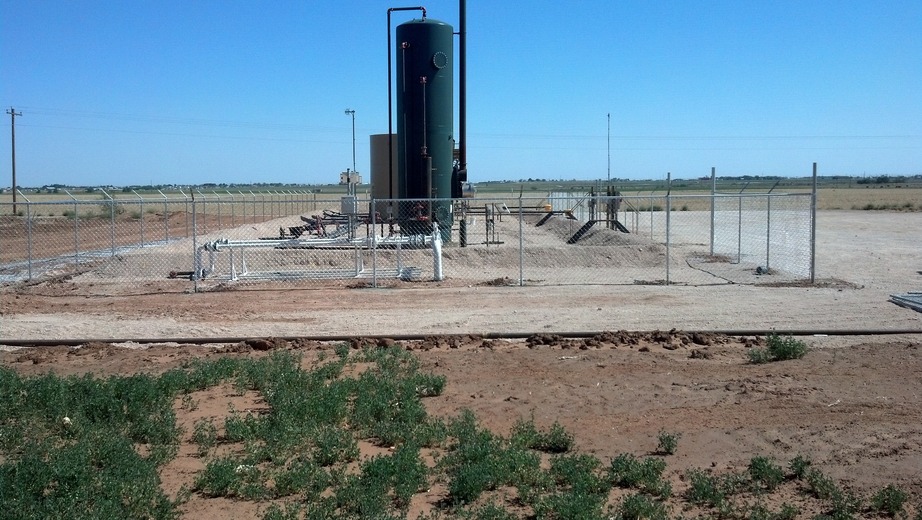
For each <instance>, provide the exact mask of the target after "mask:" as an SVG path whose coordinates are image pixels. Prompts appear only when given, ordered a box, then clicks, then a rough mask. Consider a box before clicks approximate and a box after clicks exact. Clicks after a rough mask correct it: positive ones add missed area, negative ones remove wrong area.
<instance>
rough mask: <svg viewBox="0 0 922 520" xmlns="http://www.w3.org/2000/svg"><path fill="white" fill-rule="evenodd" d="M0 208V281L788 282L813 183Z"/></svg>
mask: <svg viewBox="0 0 922 520" xmlns="http://www.w3.org/2000/svg"><path fill="white" fill-rule="evenodd" d="M69 197H70V198H69V199H62V200H53V201H28V200H27V201H25V202H20V203H19V204H18V205H17V208H16V211H15V214H14V212H13V211H12V208H11V207H10V206H9V204H0V215H3V216H0V283H16V282H23V281H34V280H42V279H47V278H50V277H58V276H73V277H77V278H79V279H80V280H88V281H93V282H94V283H121V284H136V283H139V282H144V281H150V280H158V279H165V278H174V279H182V280H187V281H188V282H189V283H190V284H191V286H192V287H191V289H193V290H196V291H199V290H216V289H219V288H226V287H248V286H254V285H255V286H259V287H266V286H269V287H272V286H286V287H291V286H309V285H311V284H327V285H330V284H347V285H348V284H352V285H361V286H399V285H400V283H398V282H401V283H412V282H426V281H432V280H436V281H438V282H439V285H458V286H476V285H566V284H577V285H590V284H591V285H596V284H603V285H618V284H684V285H707V284H725V283H792V282H798V281H804V280H809V279H811V278H812V277H813V274H814V273H813V272H812V269H813V267H812V266H813V265H814V263H813V261H812V258H811V255H812V254H813V253H812V252H813V251H814V248H813V243H812V242H811V240H812V233H811V230H812V226H813V221H812V219H813V214H814V213H813V211H812V209H813V208H812V203H813V197H812V194H809V193H808V194H773V193H762V194H733V195H728V194H719V193H716V192H715V193H712V194H706V195H684V194H680V195H670V194H668V193H667V194H658V195H657V194H651V195H646V196H621V195H618V194H614V195H598V194H592V193H549V194H547V196H544V197H515V196H507V197H497V198H488V197H477V198H471V199H460V200H455V201H451V200H445V199H434V200H370V199H367V198H361V197H336V198H331V197H326V198H322V197H321V196H320V194H317V193H310V192H277V193H233V194H232V193H227V192H225V193H221V192H218V191H212V192H202V191H196V192H192V193H181V194H180V195H179V196H176V195H169V196H168V195H164V194H162V193H158V194H157V195H150V194H145V195H139V194H136V193H131V194H124V193H120V194H118V196H114V195H113V196H110V195H109V194H105V193H104V195H103V196H102V197H101V198H96V199H94V200H86V199H84V200H81V199H80V198H79V197H76V196H69Z"/></svg>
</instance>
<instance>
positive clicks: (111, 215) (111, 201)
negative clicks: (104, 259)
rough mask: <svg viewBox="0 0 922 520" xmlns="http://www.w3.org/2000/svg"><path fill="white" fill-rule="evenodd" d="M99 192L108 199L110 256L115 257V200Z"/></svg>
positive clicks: (102, 190) (100, 189) (103, 191)
mask: <svg viewBox="0 0 922 520" xmlns="http://www.w3.org/2000/svg"><path fill="white" fill-rule="evenodd" d="M99 191H101V192H102V194H103V195H105V196H106V198H107V199H109V245H110V248H111V256H115V199H113V198H112V196H111V195H109V194H108V193H106V190H104V189H102V188H99Z"/></svg>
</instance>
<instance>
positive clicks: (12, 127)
mask: <svg viewBox="0 0 922 520" xmlns="http://www.w3.org/2000/svg"><path fill="white" fill-rule="evenodd" d="M6 113H7V114H9V115H10V136H11V138H12V140H13V156H12V157H13V215H16V116H22V112H16V111H15V110H13V107H10V109H9V110H7V111H6Z"/></svg>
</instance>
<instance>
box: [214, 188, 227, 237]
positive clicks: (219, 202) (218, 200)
mask: <svg viewBox="0 0 922 520" xmlns="http://www.w3.org/2000/svg"><path fill="white" fill-rule="evenodd" d="M211 193H213V194H214V200H215V204H217V205H218V229H224V228H223V227H222V226H221V206H222V205H223V204H221V196H220V195H218V192H216V191H214V190H211Z"/></svg>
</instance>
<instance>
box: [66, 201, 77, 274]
mask: <svg viewBox="0 0 922 520" xmlns="http://www.w3.org/2000/svg"><path fill="white" fill-rule="evenodd" d="M64 193H66V194H67V196H68V197H70V198H71V199H73V201H74V265H80V230H79V226H80V224H79V223H78V220H79V218H78V216H77V198H76V197H74V196H73V195H71V193H70V192H69V191H67V190H64Z"/></svg>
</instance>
